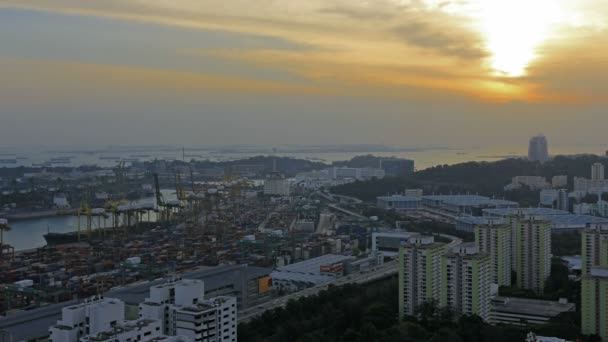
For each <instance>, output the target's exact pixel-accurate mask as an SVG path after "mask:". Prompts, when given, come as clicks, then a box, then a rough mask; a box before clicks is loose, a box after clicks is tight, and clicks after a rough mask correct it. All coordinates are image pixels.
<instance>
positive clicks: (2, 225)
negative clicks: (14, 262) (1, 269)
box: [0, 219, 15, 259]
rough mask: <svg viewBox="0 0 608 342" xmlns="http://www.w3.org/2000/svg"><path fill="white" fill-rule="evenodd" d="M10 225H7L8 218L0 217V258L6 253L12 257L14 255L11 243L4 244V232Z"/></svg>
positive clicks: (9, 228)
mask: <svg viewBox="0 0 608 342" xmlns="http://www.w3.org/2000/svg"><path fill="white" fill-rule="evenodd" d="M11 229H12V228H11V226H9V225H8V220H6V219H0V258H2V257H3V256H4V254H7V255H9V256H10V258H11V259H12V258H13V257H14V256H15V248H14V247H13V246H11V245H5V244H4V232H7V231H9V230H11Z"/></svg>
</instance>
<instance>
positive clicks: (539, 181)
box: [505, 176, 551, 191]
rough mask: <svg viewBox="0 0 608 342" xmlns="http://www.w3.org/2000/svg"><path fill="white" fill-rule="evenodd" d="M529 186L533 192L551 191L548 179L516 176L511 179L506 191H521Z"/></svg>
mask: <svg viewBox="0 0 608 342" xmlns="http://www.w3.org/2000/svg"><path fill="white" fill-rule="evenodd" d="M522 186H527V187H529V188H530V189H532V190H541V189H549V188H551V185H550V184H549V183H547V179H545V177H541V176H515V177H513V178H512V179H511V184H509V185H507V186H505V191H509V190H515V189H519V188H521V187H522Z"/></svg>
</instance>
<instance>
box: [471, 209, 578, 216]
mask: <svg viewBox="0 0 608 342" xmlns="http://www.w3.org/2000/svg"><path fill="white" fill-rule="evenodd" d="M483 214H484V216H501V217H507V216H514V215H570V213H569V212H567V211H563V210H557V209H551V208H500V209H484V210H483Z"/></svg>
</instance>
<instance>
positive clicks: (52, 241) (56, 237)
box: [43, 232, 86, 246]
mask: <svg viewBox="0 0 608 342" xmlns="http://www.w3.org/2000/svg"><path fill="white" fill-rule="evenodd" d="M43 236H44V240H46V244H47V245H49V246H57V245H65V244H68V243H75V242H78V233H77V232H69V233H46V234H44V235H43ZM80 237H81V241H82V239H86V236H82V235H81V236H80Z"/></svg>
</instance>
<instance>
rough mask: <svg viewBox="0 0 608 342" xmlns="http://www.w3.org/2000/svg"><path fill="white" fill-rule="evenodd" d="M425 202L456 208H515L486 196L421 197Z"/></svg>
mask: <svg viewBox="0 0 608 342" xmlns="http://www.w3.org/2000/svg"><path fill="white" fill-rule="evenodd" d="M422 198H423V199H425V200H431V201H437V202H443V203H445V204H449V205H456V206H472V207H476V206H484V205H493V206H517V205H518V204H517V202H512V201H507V200H502V199H494V198H490V197H486V196H479V195H435V196H422Z"/></svg>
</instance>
